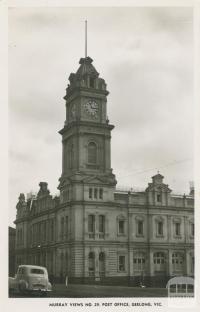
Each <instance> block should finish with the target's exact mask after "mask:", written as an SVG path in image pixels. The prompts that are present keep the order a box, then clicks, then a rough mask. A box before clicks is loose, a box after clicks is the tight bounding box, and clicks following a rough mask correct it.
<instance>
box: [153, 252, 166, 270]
mask: <svg viewBox="0 0 200 312" xmlns="http://www.w3.org/2000/svg"><path fill="white" fill-rule="evenodd" d="M153 262H154V267H155V271H164V270H165V265H166V264H165V254H164V252H156V253H154V255H153Z"/></svg>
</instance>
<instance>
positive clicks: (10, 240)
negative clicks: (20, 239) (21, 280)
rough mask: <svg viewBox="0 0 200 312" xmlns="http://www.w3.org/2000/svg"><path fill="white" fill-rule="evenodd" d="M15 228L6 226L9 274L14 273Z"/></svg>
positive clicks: (12, 274)
mask: <svg viewBox="0 0 200 312" xmlns="http://www.w3.org/2000/svg"><path fill="white" fill-rule="evenodd" d="M15 236H16V229H15V228H13V227H11V226H9V227H8V243H9V248H8V253H9V266H8V273H9V276H14V275H15V241H16V238H15Z"/></svg>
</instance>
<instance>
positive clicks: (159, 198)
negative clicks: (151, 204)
mask: <svg viewBox="0 0 200 312" xmlns="http://www.w3.org/2000/svg"><path fill="white" fill-rule="evenodd" d="M157 202H158V203H161V194H157Z"/></svg>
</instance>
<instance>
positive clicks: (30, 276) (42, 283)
mask: <svg viewBox="0 0 200 312" xmlns="http://www.w3.org/2000/svg"><path fill="white" fill-rule="evenodd" d="M8 284H9V292H14V291H19V292H20V293H38V294H41V295H44V296H45V295H47V293H48V292H49V291H51V290H52V285H51V283H50V282H49V278H48V272H47V269H46V268H45V267H42V266H37V265H20V266H19V267H18V269H17V274H16V275H15V277H9V280H8Z"/></svg>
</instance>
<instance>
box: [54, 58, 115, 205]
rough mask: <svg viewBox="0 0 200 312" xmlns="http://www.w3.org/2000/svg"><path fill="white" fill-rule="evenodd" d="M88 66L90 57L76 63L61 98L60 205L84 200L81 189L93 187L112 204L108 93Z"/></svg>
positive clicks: (104, 85)
mask: <svg viewBox="0 0 200 312" xmlns="http://www.w3.org/2000/svg"><path fill="white" fill-rule="evenodd" d="M92 62H93V60H92V59H91V58H90V57H85V58H81V59H80V61H79V64H80V66H79V68H78V70H77V72H76V73H71V74H70V76H69V84H68V86H67V88H66V95H65V97H64V99H65V101H66V120H65V124H64V127H63V129H62V130H60V132H59V133H60V134H61V135H62V149H63V151H62V175H61V178H60V184H59V186H58V188H59V190H60V192H61V201H63V202H65V201H68V200H80V199H83V200H86V199H87V195H86V197H84V198H80V196H81V195H80V194H81V193H82V191H81V186H83V185H85V186H86V185H87V186H88V187H89V186H90V185H91V184H93V183H94V184H95V185H96V186H99V187H100V188H101V189H102V190H104V192H105V194H106V193H107V196H105V198H107V199H108V198H109V200H113V191H114V188H115V185H116V180H115V175H114V174H113V173H112V169H111V150H110V141H111V130H112V129H113V128H114V126H113V125H110V124H109V120H108V118H107V95H108V94H109V92H108V91H107V88H106V83H105V81H104V79H102V78H100V77H99V73H98V72H97V70H96V69H95V67H94V66H93V64H92ZM108 190H109V191H108ZM88 192H89V191H88ZM108 193H109V194H108ZM88 194H89V193H88ZM88 196H89V197H88V198H90V197H91V194H89V195H88ZM102 196H103V195H101V196H100V197H102ZM98 198H99V196H97V198H96V199H98Z"/></svg>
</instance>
